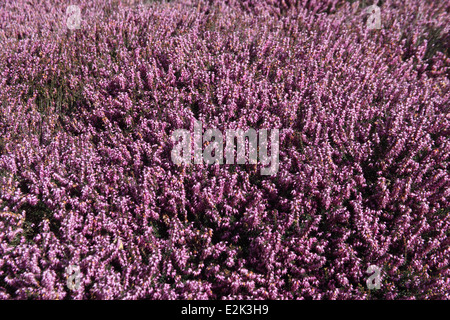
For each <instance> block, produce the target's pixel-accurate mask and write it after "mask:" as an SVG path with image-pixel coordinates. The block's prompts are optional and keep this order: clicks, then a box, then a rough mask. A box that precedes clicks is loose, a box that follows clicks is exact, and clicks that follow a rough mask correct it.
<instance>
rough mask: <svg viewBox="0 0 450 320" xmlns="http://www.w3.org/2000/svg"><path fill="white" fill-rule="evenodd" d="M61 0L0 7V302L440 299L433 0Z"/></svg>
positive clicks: (441, 41)
mask: <svg viewBox="0 0 450 320" xmlns="http://www.w3.org/2000/svg"><path fill="white" fill-rule="evenodd" d="M70 4H71V5H76V6H78V7H79V8H80V12H81V18H82V20H81V23H80V26H79V28H75V29H71V28H68V19H72V17H73V16H71V15H69V16H68V14H67V11H66V10H67V7H68V5H69V4H68V3H65V2H63V1H50V0H3V1H1V2H0V102H1V112H0V299H449V298H450V271H449V257H450V249H449V248H450V246H449V245H450V238H449V236H450V202H449V197H450V176H449V155H450V138H449V133H450V112H449V111H450V110H449V102H450V91H449V88H450V83H449V75H450V69H449V67H450V55H449V54H450V49H449V48H450V30H449V28H450V14H449V13H450V12H449V11H450V3H449V2H448V1H414V0H404V1H379V2H378V4H377V5H378V6H379V8H380V10H381V28H379V29H378V28H375V29H373V28H372V29H371V28H368V27H367V26H368V23H369V21H368V19H369V18H370V16H369V15H368V14H367V13H366V12H365V10H366V8H367V6H369V5H372V4H373V3H369V2H368V1H367V2H364V1H360V2H357V1H344V0H325V1H314V0H302V1H300V0H298V1H294V0H284V1H273V0H263V1H257V0H243V1H237V0H224V1H219V0H210V1H206V0H179V1H169V2H167V1H137V0H136V1H130V0H128V1H125V0H123V1H118V0H104V1H103V0H102V1H100V0H89V1H88V0H78V1H75V0H74V1H72V2H71V3H70ZM195 121H201V122H202V123H203V127H204V128H217V129H219V130H222V131H226V130H227V129H228V128H242V129H244V130H245V129H248V128H254V129H256V130H260V129H279V132H280V135H279V143H280V145H279V169H278V171H277V173H276V174H275V175H267V176H264V175H261V174H260V170H259V169H260V167H261V164H256V165H254V164H243V165H241V164H233V165H232V164H220V165H219V164H213V165H207V164H192V165H177V164H174V163H173V162H172V161H171V151H172V149H173V147H174V142H173V141H172V140H171V134H172V132H173V131H174V130H176V129H187V130H192V129H193V126H194V123H195ZM371 265H373V266H377V267H378V268H380V270H381V273H380V288H379V289H370V288H368V286H367V279H368V277H369V276H370V274H368V273H367V269H368V267H369V266H371ZM72 266H75V267H72ZM74 268H75V269H74ZM74 270H76V276H77V278H76V279H74V278H73V277H74V273H73V272H74ZM69 280H70V281H72V280H74V282H73V283H74V285H68V284H70V283H71V282H70V281H69Z"/></svg>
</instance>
